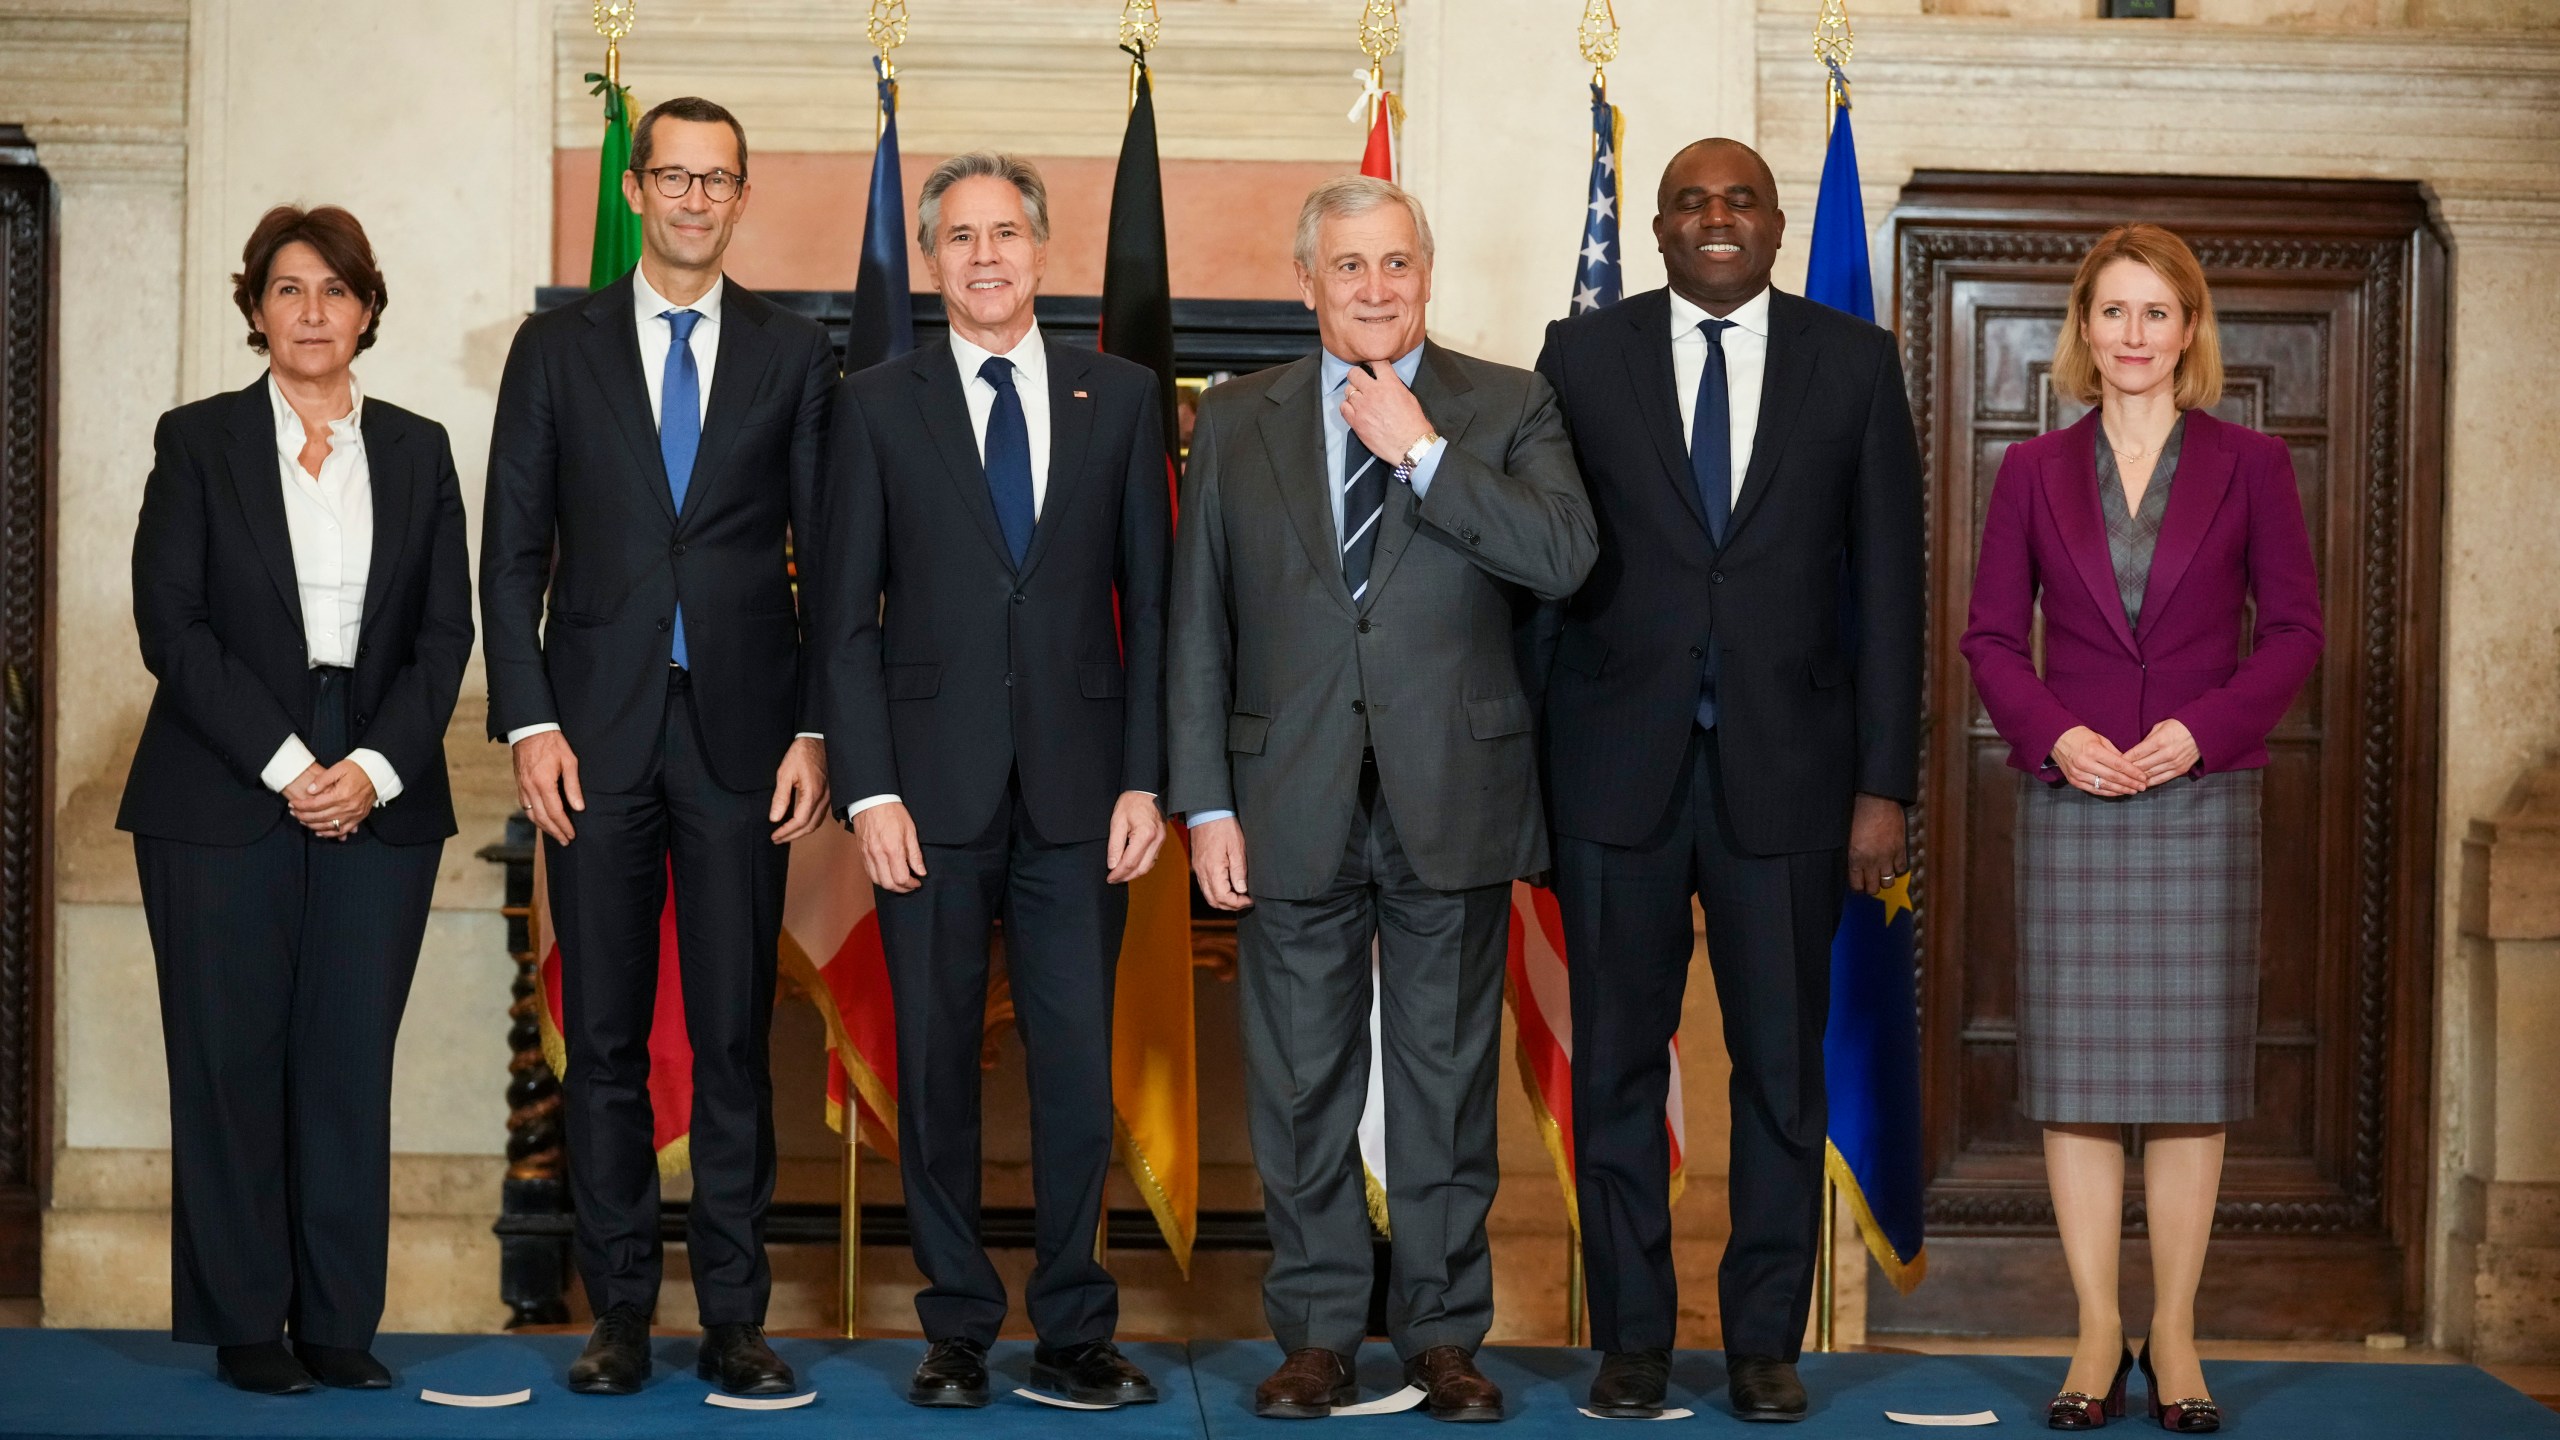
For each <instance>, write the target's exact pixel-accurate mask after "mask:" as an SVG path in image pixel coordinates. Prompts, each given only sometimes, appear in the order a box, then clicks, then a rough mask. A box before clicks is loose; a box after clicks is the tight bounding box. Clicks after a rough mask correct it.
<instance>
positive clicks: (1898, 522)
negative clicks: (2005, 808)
mask: <svg viewBox="0 0 2560 1440" xmlns="http://www.w3.org/2000/svg"><path fill="white" fill-rule="evenodd" d="M1658 198H1659V213H1657V214H1656V215H1655V217H1654V222H1653V232H1654V238H1655V240H1656V241H1657V242H1658V243H1659V244H1660V246H1661V248H1662V258H1663V264H1664V267H1665V269H1667V270H1668V271H1669V273H1670V282H1671V283H1670V287H1669V288H1668V289H1667V290H1655V291H1650V292H1648V293H1646V294H1642V295H1637V296H1634V297H1633V298H1631V299H1628V300H1626V301H1624V302H1622V303H1620V304H1617V305H1613V306H1611V307H1609V308H1608V309H1606V310H1601V311H1597V312H1595V313H1593V314H1589V315H1584V316H1578V317H1576V318H1574V319H1571V320H1565V321H1559V322H1557V323H1556V324H1555V325H1554V326H1552V327H1550V328H1549V330H1548V332H1547V344H1546V350H1545V353H1544V354H1542V355H1540V356H1539V358H1538V370H1539V373H1541V374H1543V375H1545V376H1546V377H1547V378H1548V379H1549V380H1550V381H1552V382H1553V383H1554V385H1555V387H1556V391H1557V394H1558V395H1559V396H1560V397H1561V398H1562V400H1563V403H1564V414H1565V421H1566V424H1567V425H1568V427H1569V428H1570V429H1571V430H1572V432H1573V448H1574V455H1575V458H1576V459H1577V460H1578V461H1579V462H1580V464H1581V467H1582V475H1583V480H1584V483H1585V484H1586V485H1588V486H1589V488H1590V492H1591V506H1592V510H1593V511H1594V513H1596V514H1597V515H1598V517H1599V523H1600V562H1599V564H1598V565H1597V566H1595V567H1594V568H1593V569H1592V572H1591V579H1590V581H1589V583H1587V584H1585V585H1584V586H1583V587H1582V591H1581V593H1580V594H1577V595H1576V596H1574V597H1573V599H1572V600H1571V601H1570V602H1568V603H1567V605H1566V606H1565V610H1564V618H1563V629H1562V632H1561V634H1560V635H1558V636H1556V643H1555V651H1554V664H1553V666H1552V667H1551V668H1550V670H1549V673H1548V677H1547V707H1546V714H1547V737H1546V738H1547V747H1548V757H1547V758H1548V772H1547V780H1548V794H1549V795H1551V796H1552V797H1553V814H1554V818H1555V829H1556V837H1557V838H1556V898H1557V900H1558V901H1559V902H1560V903H1561V906H1562V908H1563V911H1564V922H1565V942H1566V948H1567V949H1568V950H1569V951H1570V953H1571V954H1572V957H1573V964H1572V965H1571V967H1570V968H1569V971H1568V973H1569V974H1570V976H1571V979H1572V991H1573V1060H1574V1065H1573V1119H1574V1155H1575V1160H1576V1164H1577V1175H1576V1186H1577V1189H1578V1190H1579V1192H1580V1194H1579V1201H1580V1204H1579V1209H1580V1213H1581V1217H1582V1246H1583V1261H1584V1266H1585V1273H1586V1275H1587V1276H1588V1277H1589V1285H1590V1297H1591V1320H1592V1339H1593V1343H1594V1344H1595V1345H1597V1346H1598V1347H1599V1348H1600V1349H1601V1350H1602V1351H1603V1352H1605V1354H1604V1358H1603V1360H1602V1363H1601V1368H1600V1374H1599V1377H1598V1378H1597V1379H1596V1380H1594V1381H1593V1383H1592V1389H1591V1406H1592V1408H1593V1409H1595V1410H1598V1411H1601V1412H1602V1413H1605V1414H1611V1415H1621V1416H1646V1415H1652V1414H1658V1413H1660V1411H1661V1409H1662V1407H1663V1403H1664V1388H1665V1381H1666V1376H1667V1374H1668V1363H1669V1348H1670V1345H1671V1343H1672V1339H1673V1328H1674V1324H1675V1322H1676V1320H1677V1318H1678V1315H1679V1303H1678V1294H1677V1290H1676V1287H1675V1283H1674V1277H1673V1274H1672V1268H1671V1212H1670V1197H1669V1179H1670V1169H1671V1166H1670V1156H1669V1152H1668V1147H1667V1143H1666V1139H1665V1135H1664V1131H1663V1126H1662V1108H1663V1102H1664V1098H1665V1091H1666V1089H1667V1087H1668V1084H1669V1079H1670V1074H1669V1060H1668V1047H1669V1044H1670V1041H1671V1038H1672V1035H1673V1033H1674V1032H1675V1031H1676V1030H1677V1028H1678V1026H1679V1023H1680V1000H1681V993H1682V991H1683V989H1684V988H1685V987H1686V985H1687V981H1688V970H1689V956H1690V951H1691V947H1692V943H1693V941H1692V936H1691V932H1690V928H1689V901H1690V897H1691V896H1692V895H1694V896H1696V897H1697V899H1698V901H1699V903H1700V906H1701V908H1702V909H1703V910H1704V912H1705V916H1706V926H1707V934H1706V939H1707V957H1708V963H1709V964H1710V965H1711V966H1712V967H1713V969H1714V971H1715V979H1716V994H1717V996H1718V998H1719V1000H1720V1001H1721V1003H1722V1007H1723V1011H1724V1031H1725V1045H1726V1048H1727V1050H1728V1051H1730V1053H1731V1054H1732V1057H1733V1085H1732V1101H1733V1163H1732V1167H1731V1172H1730V1173H1731V1184H1732V1210H1733V1235H1732V1239H1731V1240H1730V1242H1729V1243H1728V1244H1727V1246H1726V1248H1725V1256H1724V1263H1723V1265H1722V1267H1721V1269H1720V1272H1719V1278H1718V1291H1719V1299H1720V1301H1721V1305H1722V1317H1723V1327H1724V1345H1725V1353H1726V1356H1727V1360H1728V1384H1729V1388H1730V1390H1731V1393H1732V1400H1733V1406H1734V1410H1735V1412H1736V1413H1737V1414H1739V1415H1740V1416H1741V1417H1742V1418H1743V1419H1746V1420H1796V1419H1801V1418H1803V1416H1804V1413H1805V1408H1806V1407H1805V1394H1804V1387H1803V1386H1802V1384H1800V1383H1799V1382H1798V1380H1797V1378H1796V1374H1795V1359H1796V1354H1797V1351H1798V1350H1799V1348H1800V1347H1801V1342H1802V1339H1803V1334H1804V1325H1805V1310H1806V1306H1807V1305H1808V1303H1809V1302H1810V1300H1811V1297H1812V1293H1813V1272H1814V1259H1815V1250H1816V1235H1817V1232H1818V1227H1819V1225H1820V1220H1821V1203H1822V1198H1821V1197H1822V1150H1823V1138H1824V1133H1825V1130H1826V1128H1827V1119H1828V1111H1827V1108H1826V1105H1825V1103H1824V1095H1823V1085H1822V1031H1823V1025H1824V1021H1825V1020H1826V1018H1827V1015H1828V1010H1829V1005H1830V991H1831V985H1830V980H1831V936H1832V932H1833V931H1834V929H1835V928H1836V927H1837V925H1838V923H1839V916H1840V902H1841V897H1842V893H1843V892H1842V887H1843V884H1844V882H1845V883H1846V884H1850V885H1855V886H1857V887H1858V888H1859V889H1861V890H1867V891H1874V890H1877V889H1880V888H1881V887H1882V886H1883V885H1884V883H1885V882H1886V881H1888V880H1890V879H1891V878H1892V877H1893V874H1894V873H1895V872H1897V871H1899V870H1900V869H1901V868H1902V865H1903V859H1902V852H1903V807H1904V806H1905V805H1908V804H1909V803H1910V802H1911V800H1912V799H1913V797H1914V796H1915V795H1916V794H1917V792H1918V787H1919V735H1920V658H1921V657H1920V643H1921V629H1920V623H1921V614H1920V600H1921V596H1920V585H1921V531H1920V460H1919V451H1918V446H1917V444H1916V443H1915V441H1914V439H1913V436H1912V430H1911V412H1910V404H1909V401H1908V400H1907V399H1906V398H1905V396H1904V393H1903V388H1902V366H1901V364H1900V362H1899V361H1898V360H1897V358H1896V357H1895V353H1894V346H1893V337H1892V335H1891V334H1889V333H1887V332H1886V331H1883V330H1880V329H1878V328H1877V327H1875V326H1873V325H1870V324H1868V323H1867V322H1865V321H1863V320H1859V319H1855V318H1853V317H1851V316H1849V315H1846V314H1844V313H1842V312H1840V311H1837V310H1832V309H1829V308H1827V307H1825V306H1822V305H1817V304H1815V303H1813V302H1812V301H1809V300H1806V299H1804V298H1802V297H1801V296H1795V295H1788V294H1783V293H1781V292H1779V291H1777V290H1774V289H1772V288H1770V285H1769V270H1770V266H1771V263H1772V262H1773V261H1774V260H1775V259H1776V258H1777V253H1778V246H1779V242H1780V240H1781V239H1782V238H1783V236H1784V234H1785V231H1786V216H1785V215H1784V214H1783V213H1782V212H1781V211H1780V210H1779V209H1778V190H1777V184H1776V182H1775V181H1774V180H1772V179H1771V178H1770V175H1769V167H1768V166H1767V165H1766V164H1765V163H1763V162H1762V161H1761V159H1760V157H1759V155H1757V154H1756V153H1754V152H1753V151H1752V150H1751V148H1750V147H1749V146H1746V145H1743V144H1741V143H1740V142H1738V141H1733V140H1701V141H1699V142H1697V143H1696V144H1693V145H1691V146H1689V147H1688V148H1686V149H1684V150H1682V151H1681V152H1680V153H1679V154H1678V155H1676V156H1674V157H1672V160H1671V164H1670V166H1669V168H1668V169H1666V170H1665V171H1664V172H1663V176H1662V185H1661V190H1660V192H1659V197H1658Z"/></svg>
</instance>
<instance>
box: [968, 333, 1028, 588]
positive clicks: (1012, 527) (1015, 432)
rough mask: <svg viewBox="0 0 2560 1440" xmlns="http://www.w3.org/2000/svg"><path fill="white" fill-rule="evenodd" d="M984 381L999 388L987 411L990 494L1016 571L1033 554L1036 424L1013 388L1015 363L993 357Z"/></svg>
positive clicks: (982, 372) (980, 374)
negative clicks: (1033, 435) (1024, 411)
mask: <svg viewBox="0 0 2560 1440" xmlns="http://www.w3.org/2000/svg"><path fill="white" fill-rule="evenodd" d="M978 378H979V379H981V380H984V381H986V382H987V383H988V384H989V385H992V386H994V387H995V391H996V404H995V408H994V409H993V410H990V411H988V412H987V447H986V454H987V494H988V495H989V496H990V497H992V498H993V499H994V500H995V502H996V524H997V525H999V526H1001V527H1003V529H1004V543H1005V548H1006V549H1008V550H1011V551H1012V552H1013V568H1014V569H1016V570H1019V569H1021V568H1022V560H1023V557H1024V556H1026V555H1028V554H1030V553H1031V525H1032V521H1033V518H1034V517H1033V515H1032V513H1031V424H1030V422H1029V421H1027V420H1025V419H1024V418H1023V416H1022V394H1021V392H1020V391H1017V390H1015V389H1014V388H1013V362H1012V361H1010V360H1007V359H1006V358H1004V357H1003V356H1001V355H990V356H988V357H987V363H986V364H984V365H981V366H979V367H978Z"/></svg>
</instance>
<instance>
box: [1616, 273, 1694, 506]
mask: <svg viewBox="0 0 2560 1440" xmlns="http://www.w3.org/2000/svg"><path fill="white" fill-rule="evenodd" d="M1618 308H1619V309H1620V310H1621V311H1622V312H1624V315H1625V318H1626V323H1627V326H1628V328H1629V329H1631V330H1633V331H1634V332H1635V334H1634V335H1633V336H1632V337H1631V338H1630V339H1628V340H1627V341H1626V342H1625V344H1624V346H1623V348H1622V349H1621V351H1620V353H1621V354H1623V355H1624V356H1625V357H1626V362H1627V383H1628V384H1629V385H1630V386H1631V387H1632V388H1633V389H1634V391H1635V396H1636V407H1637V408H1638V409H1639V410H1641V411H1643V412H1644V428H1645V433H1646V434H1649V435H1651V436H1652V437H1653V447H1654V449H1655V450H1656V451H1658V452H1659V453H1660V454H1661V456H1662V477H1663V478H1664V479H1665V480H1668V481H1669V482H1671V489H1672V492H1673V493H1674V494H1677V495H1678V496H1679V497H1680V503H1681V504H1682V505H1684V506H1686V507H1687V508H1688V511H1689V518H1690V519H1692V520H1695V521H1697V522H1698V530H1699V533H1701V534H1704V533H1705V532H1706V528H1707V511H1706V506H1705V504H1704V502H1702V501H1700V500H1699V499H1698V483H1697V480H1696V479H1695V478H1694V474H1693V472H1692V471H1691V470H1690V468H1689V437H1688V436H1686V435H1683V434H1681V433H1680V382H1679V379H1678V377H1677V376H1676V375H1675V374H1674V373H1673V371H1672V368H1671V292H1670V291H1668V290H1649V291H1647V292H1645V293H1644V294H1642V295H1639V296H1637V297H1636V298H1634V299H1633V300H1630V301H1628V302H1627V303H1626V304H1624V305H1621V306H1619V307H1618Z"/></svg>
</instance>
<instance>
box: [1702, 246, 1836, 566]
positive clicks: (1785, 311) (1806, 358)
mask: <svg viewBox="0 0 2560 1440" xmlns="http://www.w3.org/2000/svg"><path fill="white" fill-rule="evenodd" d="M1812 304H1813V302H1812V301H1810V300H1803V299H1799V298H1797V297H1796V296H1793V295H1789V294H1786V293H1784V292H1782V291H1777V290H1772V291H1770V292H1769V358H1768V360H1767V361H1766V362H1765V363H1764V364H1763V365H1762V366H1761V371H1760V419H1759V424H1758V427H1757V428H1755V429H1754V430H1753V431H1752V432H1751V465H1750V468H1749V469H1747V470H1745V471H1743V472H1742V493H1741V494H1740V495H1739V496H1737V497H1736V498H1735V500H1734V502H1733V519H1732V520H1731V521H1729V522H1727V523H1726V525H1725V527H1724V543H1725V544H1726V545H1727V546H1731V545H1732V544H1733V537H1734V536H1736V535H1738V534H1740V533H1742V527H1743V526H1745V525H1747V524H1749V523H1751V512H1753V511H1754V510H1757V509H1759V508H1760V501H1761V500H1762V498H1763V497H1765V496H1767V495H1768V493H1769V484H1770V480H1771V477H1773V476H1774V475H1775V474H1776V473H1777V469H1778V459H1779V457H1780V456H1781V455H1783V454H1785V453H1786V448H1787V439H1788V437H1789V436H1791V435H1793V434H1794V433H1795V429H1796V423H1795V421H1796V416H1797V414H1798V413H1800V412H1801V411H1802V410H1803V409H1804V402H1805V394H1806V392H1807V391H1809V390H1811V389H1812V388H1813V384H1812V382H1813V371H1814V365H1815V355H1814V350H1813V339H1812V337H1811V336H1810V335H1807V334H1806V333H1805V332H1806V330H1807V328H1808V327H1809V325H1810V323H1811V321H1812V319H1813V316H1812V314H1811V311H1810V307H1811V306H1812Z"/></svg>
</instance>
